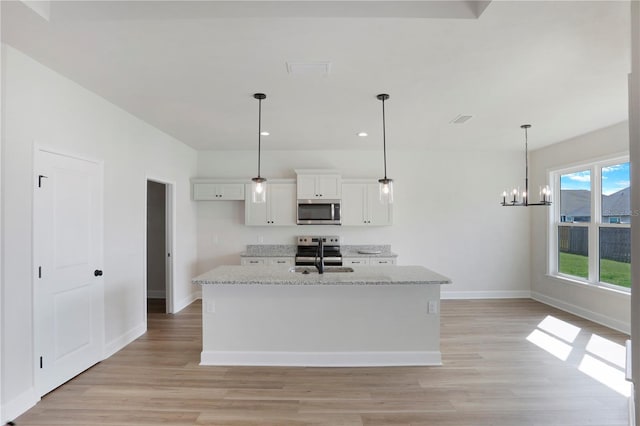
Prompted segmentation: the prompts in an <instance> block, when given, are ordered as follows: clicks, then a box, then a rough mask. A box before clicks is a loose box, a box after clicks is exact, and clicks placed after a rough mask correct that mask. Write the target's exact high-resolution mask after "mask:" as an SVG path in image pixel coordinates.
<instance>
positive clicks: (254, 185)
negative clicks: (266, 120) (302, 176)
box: [251, 93, 267, 203]
mask: <svg viewBox="0 0 640 426" xmlns="http://www.w3.org/2000/svg"><path fill="white" fill-rule="evenodd" d="M253 97H254V98H256V99H257V100H258V176H257V177H254V178H252V179H251V201H252V202H253V203H266V202H267V179H265V178H263V177H261V176H260V151H261V143H260V142H261V138H260V137H261V136H262V100H263V99H266V97H267V95H265V94H264V93H255V94H254V95H253Z"/></svg>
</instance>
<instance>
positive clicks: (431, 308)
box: [427, 300, 439, 314]
mask: <svg viewBox="0 0 640 426" xmlns="http://www.w3.org/2000/svg"><path fill="white" fill-rule="evenodd" d="M438 310H439V303H438V301H437V300H429V303H428V305H427V313H428V314H437V313H438Z"/></svg>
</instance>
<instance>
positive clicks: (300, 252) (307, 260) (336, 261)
mask: <svg viewBox="0 0 640 426" xmlns="http://www.w3.org/2000/svg"><path fill="white" fill-rule="evenodd" d="M320 259H322V260H320ZM318 262H324V266H342V253H341V252H340V237H339V236H337V235H330V236H321V235H313V236H312V235H302V236H299V237H298V249H297V252H296V266H316V265H318Z"/></svg>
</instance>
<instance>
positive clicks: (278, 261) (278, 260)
mask: <svg viewBox="0 0 640 426" xmlns="http://www.w3.org/2000/svg"><path fill="white" fill-rule="evenodd" d="M294 263H295V259H294V258H293V257H272V258H269V259H268V262H267V264H268V265H276V266H277V265H282V266H293V264H294Z"/></svg>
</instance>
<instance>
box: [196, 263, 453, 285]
mask: <svg viewBox="0 0 640 426" xmlns="http://www.w3.org/2000/svg"><path fill="white" fill-rule="evenodd" d="M353 269H354V272H326V273H324V274H318V273H315V272H314V273H310V274H302V273H299V272H290V270H291V268H290V267H285V266H241V265H223V266H218V267H217V268H215V269H212V270H211V271H209V272H206V273H204V274H202V275H199V276H197V277H195V278H194V279H193V280H192V281H191V282H192V283H193V284H239V285H245V284H258V285H319V284H325V285H326V284H335V285H396V284H450V283H451V280H450V279H449V278H447V277H445V276H443V275H440V274H438V273H437V272H434V271H431V270H429V269H427V268H425V267H422V266H358V267H354V268H353Z"/></svg>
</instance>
